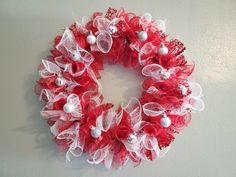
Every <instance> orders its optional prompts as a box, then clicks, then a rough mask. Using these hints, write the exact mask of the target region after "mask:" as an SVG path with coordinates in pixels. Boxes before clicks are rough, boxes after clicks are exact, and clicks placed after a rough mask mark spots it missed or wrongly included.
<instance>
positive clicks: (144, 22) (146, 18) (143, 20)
mask: <svg viewBox="0 0 236 177" xmlns="http://www.w3.org/2000/svg"><path fill="white" fill-rule="evenodd" d="M151 21H152V15H151V14H150V13H145V14H143V15H142V16H141V17H140V20H139V24H140V25H141V26H142V28H143V30H144V31H147V30H148V25H149V23H151Z"/></svg>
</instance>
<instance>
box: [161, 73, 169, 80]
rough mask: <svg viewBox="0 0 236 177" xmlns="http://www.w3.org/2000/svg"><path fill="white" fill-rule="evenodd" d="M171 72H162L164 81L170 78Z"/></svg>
mask: <svg viewBox="0 0 236 177" xmlns="http://www.w3.org/2000/svg"><path fill="white" fill-rule="evenodd" d="M170 75H171V74H170V72H169V71H161V77H162V79H164V80H166V79H169V78H170Z"/></svg>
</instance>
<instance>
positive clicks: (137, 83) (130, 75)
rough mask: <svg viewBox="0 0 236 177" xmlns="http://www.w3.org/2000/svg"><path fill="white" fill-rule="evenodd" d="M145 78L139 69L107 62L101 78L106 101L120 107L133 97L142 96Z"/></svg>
mask: <svg viewBox="0 0 236 177" xmlns="http://www.w3.org/2000/svg"><path fill="white" fill-rule="evenodd" d="M143 79H144V78H143V77H142V76H141V73H140V71H139V70H137V69H132V68H131V69H130V68H125V67H124V66H122V65H120V64H111V63H105V64H104V70H102V71H101V79H99V82H100V83H101V85H102V94H103V96H104V103H112V104H114V107H115V108H118V106H119V105H121V104H122V103H124V104H125V103H127V102H128V101H129V99H130V98H131V97H136V98H140V96H141V90H142V83H143Z"/></svg>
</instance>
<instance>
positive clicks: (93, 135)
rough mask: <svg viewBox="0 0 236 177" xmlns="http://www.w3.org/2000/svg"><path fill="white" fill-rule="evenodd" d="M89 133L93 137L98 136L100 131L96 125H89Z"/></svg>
mask: <svg viewBox="0 0 236 177" xmlns="http://www.w3.org/2000/svg"><path fill="white" fill-rule="evenodd" d="M90 134H91V136H92V137H93V138H98V137H100V136H101V134H102V131H101V130H99V129H97V128H96V127H91V130H90Z"/></svg>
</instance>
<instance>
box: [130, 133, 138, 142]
mask: <svg viewBox="0 0 236 177" xmlns="http://www.w3.org/2000/svg"><path fill="white" fill-rule="evenodd" d="M135 141H137V137H136V136H135V135H134V134H130V135H129V136H128V142H129V143H134V142H135Z"/></svg>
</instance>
